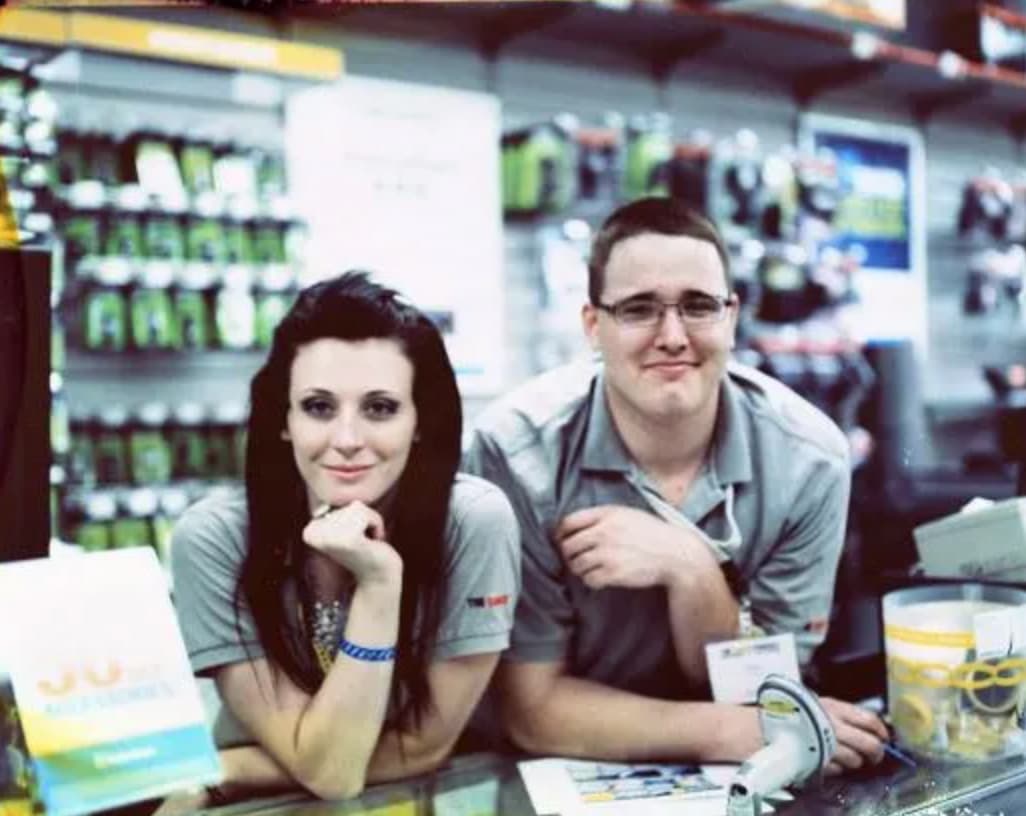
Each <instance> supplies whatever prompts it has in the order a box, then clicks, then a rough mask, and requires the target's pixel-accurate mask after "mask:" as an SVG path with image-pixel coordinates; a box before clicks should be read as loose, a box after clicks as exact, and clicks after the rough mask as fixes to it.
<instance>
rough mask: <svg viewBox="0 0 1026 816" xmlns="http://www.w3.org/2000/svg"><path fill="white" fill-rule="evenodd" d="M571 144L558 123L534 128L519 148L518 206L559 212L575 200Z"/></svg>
mask: <svg viewBox="0 0 1026 816" xmlns="http://www.w3.org/2000/svg"><path fill="white" fill-rule="evenodd" d="M571 152H572V147H571V145H570V143H569V140H568V139H567V138H566V134H565V133H564V132H563V131H562V130H560V129H559V128H557V127H556V126H555V125H551V124H546V125H543V126H541V127H538V128H535V129H534V130H532V131H531V133H530V135H528V137H527V138H526V139H525V141H524V143H523V144H522V145H521V147H520V151H519V161H518V163H517V182H516V189H517V194H516V209H518V210H521V211H524V212H558V211H559V210H562V209H564V208H566V207H567V206H568V205H569V204H570V202H571V201H572V200H573V194H574V183H573V182H574V166H573V162H572V161H571Z"/></svg>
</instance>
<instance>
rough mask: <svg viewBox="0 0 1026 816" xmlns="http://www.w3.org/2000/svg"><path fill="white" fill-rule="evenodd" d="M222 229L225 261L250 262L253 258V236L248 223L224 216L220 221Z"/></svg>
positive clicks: (231, 262)
mask: <svg viewBox="0 0 1026 816" xmlns="http://www.w3.org/2000/svg"><path fill="white" fill-rule="evenodd" d="M222 224H223V226H222V229H223V230H224V245H225V263H229V264H251V263H253V261H254V260H255V256H254V250H253V237H252V235H251V234H250V228H249V225H248V224H247V223H246V222H245V221H237V220H235V219H233V218H226V219H225V220H224V221H223V222H222Z"/></svg>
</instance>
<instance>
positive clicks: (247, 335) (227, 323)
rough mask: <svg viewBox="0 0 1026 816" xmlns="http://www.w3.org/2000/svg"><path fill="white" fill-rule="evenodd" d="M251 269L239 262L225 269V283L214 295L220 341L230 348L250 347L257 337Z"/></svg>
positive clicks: (220, 343) (219, 342)
mask: <svg viewBox="0 0 1026 816" xmlns="http://www.w3.org/2000/svg"><path fill="white" fill-rule="evenodd" d="M251 287H252V273H251V271H250V270H249V269H248V268H247V267H242V266H236V267H231V268H229V269H227V270H226V271H225V278H224V283H223V285H222V286H221V288H220V289H218V290H217V294H216V295H215V298H214V325H215V326H216V328H217V341H218V344H219V345H221V346H223V347H224V348H230V349H249V348H252V347H253V343H254V341H255V340H256V331H255V330H256V301H255V300H254V298H253V292H252V288H251Z"/></svg>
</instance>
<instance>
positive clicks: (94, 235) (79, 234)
mask: <svg viewBox="0 0 1026 816" xmlns="http://www.w3.org/2000/svg"><path fill="white" fill-rule="evenodd" d="M101 250H102V220H101V217H100V213H99V212H98V211H96V210H76V211H73V212H72V213H71V214H70V215H69V216H68V218H67V220H66V221H65V223H64V251H65V253H66V254H67V256H68V259H69V260H71V261H72V262H74V261H75V260H77V259H79V258H83V257H87V256H90V255H99V254H100V252H101Z"/></svg>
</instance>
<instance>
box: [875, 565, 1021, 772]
mask: <svg viewBox="0 0 1026 816" xmlns="http://www.w3.org/2000/svg"><path fill="white" fill-rule="evenodd" d="M988 613H989V614H988ZM994 613H997V614H994ZM981 616H983V617H981ZM883 622H884V649H885V653H886V657H887V695H888V707H889V709H890V716H891V721H892V724H893V726H894V730H895V733H896V736H897V738H898V741H899V743H900V744H901V745H902V746H904V747H905V748H907V749H908V750H910V751H911V752H912V753H914V754H918V755H919V756H921V757H926V758H928V759H934V760H942V761H947V762H987V761H990V760H994V759H1002V758H1005V757H1010V756H1015V755H1021V754H1023V753H1024V752H1026V734H1024V732H1023V720H1024V708H1026V591H1023V590H1019V589H1013V588H1009V587H997V586H990V585H985V584H952V585H945V586H928V587H915V588H910V589H900V590H897V591H895V592H890V593H888V594H887V595H885V596H884V599H883ZM978 647H979V648H978Z"/></svg>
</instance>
